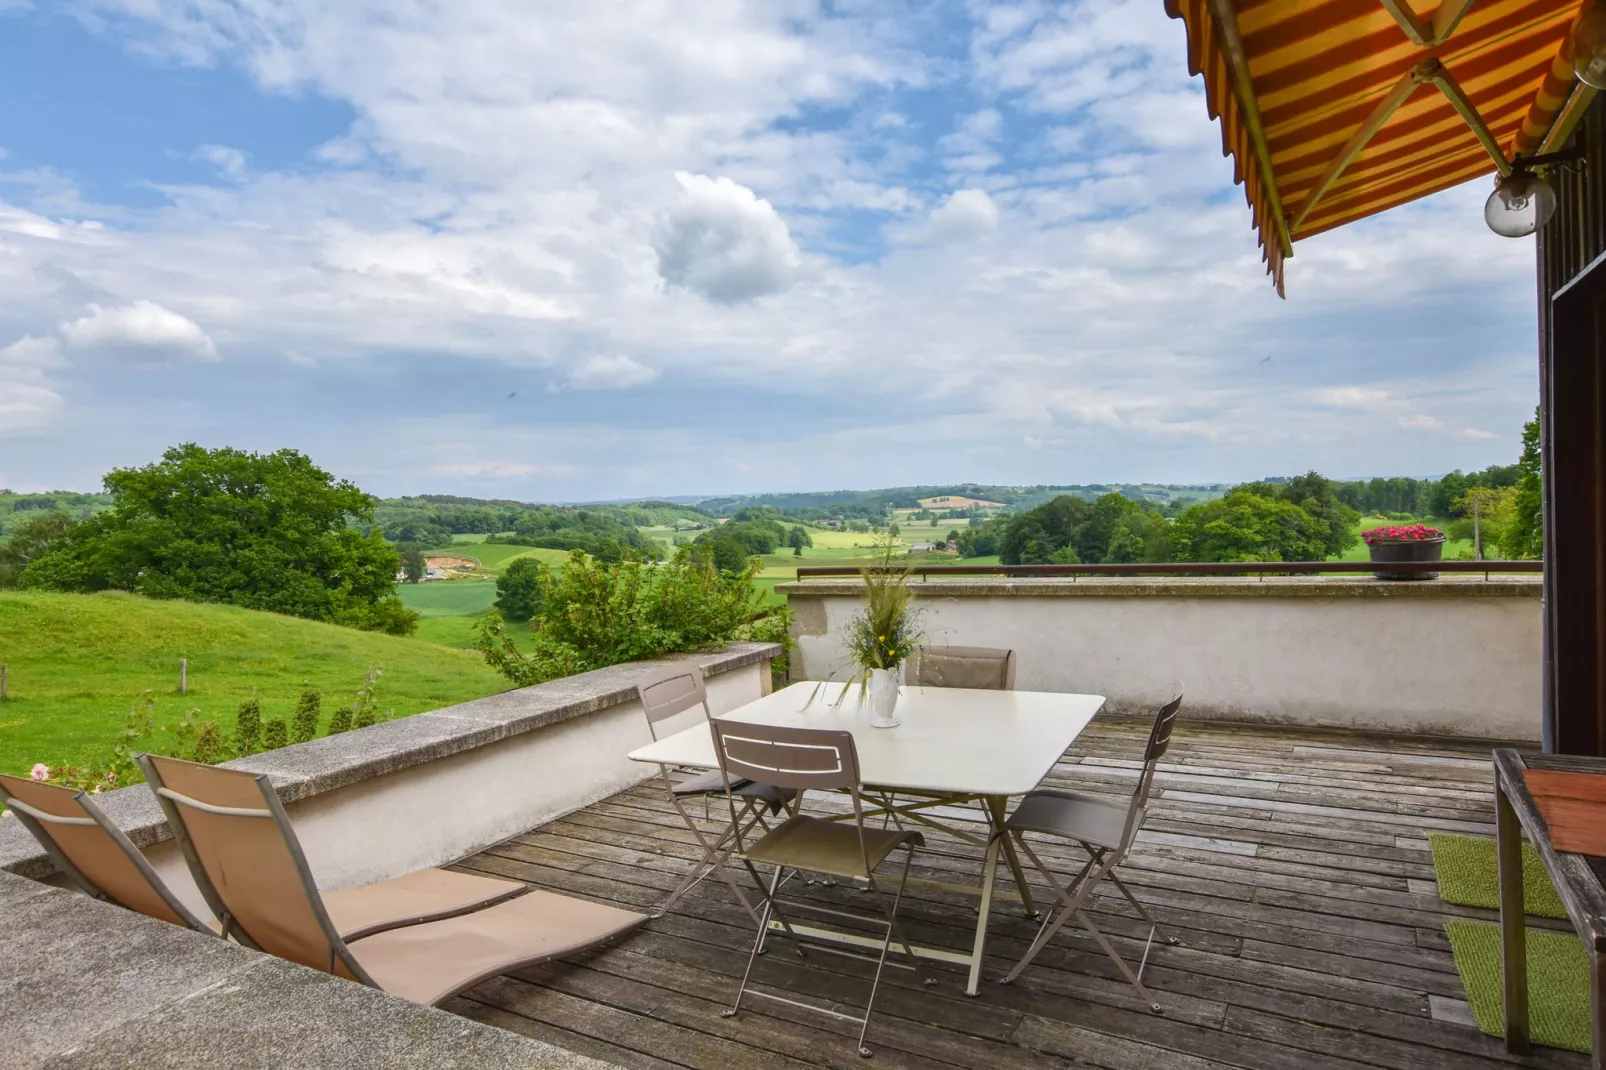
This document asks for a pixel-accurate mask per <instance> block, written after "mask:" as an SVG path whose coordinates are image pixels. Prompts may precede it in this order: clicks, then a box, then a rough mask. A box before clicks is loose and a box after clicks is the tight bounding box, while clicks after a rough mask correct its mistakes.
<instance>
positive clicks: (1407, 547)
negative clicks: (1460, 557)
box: [1361, 524, 1444, 580]
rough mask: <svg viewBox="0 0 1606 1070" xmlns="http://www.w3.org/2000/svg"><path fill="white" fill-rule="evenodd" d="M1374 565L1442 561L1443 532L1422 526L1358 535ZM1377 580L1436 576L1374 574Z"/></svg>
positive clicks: (1431, 574)
mask: <svg viewBox="0 0 1606 1070" xmlns="http://www.w3.org/2000/svg"><path fill="white" fill-rule="evenodd" d="M1361 538H1363V539H1365V540H1366V548H1367V549H1368V550H1369V551H1371V555H1372V560H1373V561H1374V562H1376V561H1438V560H1441V559H1442V558H1443V557H1444V532H1442V531H1440V530H1439V529H1438V528H1430V527H1428V526H1427V525H1425V524H1402V525H1398V526H1394V527H1382V528H1373V529H1372V530H1371V531H1363V532H1361ZM1373 575H1374V576H1376V577H1377V578H1378V579H1380V580H1436V579H1438V578H1439V574H1438V573H1437V572H1374V573H1373Z"/></svg>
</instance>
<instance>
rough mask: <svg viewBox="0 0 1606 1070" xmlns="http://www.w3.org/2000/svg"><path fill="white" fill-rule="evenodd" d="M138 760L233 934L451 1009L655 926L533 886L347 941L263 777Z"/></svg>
mask: <svg viewBox="0 0 1606 1070" xmlns="http://www.w3.org/2000/svg"><path fill="white" fill-rule="evenodd" d="M139 764H140V767H141V768H142V769H144V770H145V779H146V781H147V782H148V783H149V784H150V786H151V789H152V790H153V791H155V792H156V797H157V799H158V800H159V801H160V802H161V804H162V809H163V811H164V812H165V813H166V814H167V820H168V822H169V824H171V825H172V826H173V834H174V836H175V837H176V838H177V839H178V844H179V848H180V850H182V851H183V854H184V860H185V861H186V862H188V863H189V867H190V872H191V873H192V874H193V875H194V876H195V883H196V885H197V886H199V888H200V890H201V895H202V896H204V897H205V899H206V901H207V903H208V905H210V906H211V908H212V910H213V912H214V913H215V914H216V915H217V917H218V920H219V921H221V922H222V923H223V926H224V929H225V931H226V932H227V933H228V934H229V935H230V936H232V937H234V939H236V940H238V941H239V942H240V943H242V944H245V945H246V946H247V947H252V948H256V949H257V950H259V951H265V952H267V953H268V954H270V955H277V956H278V957H280V958H284V959H289V960H291V961H292V962H299V963H301V964H302V965H304V966H310V967H312V968H313V969H317V970H324V971H326V972H328V973H332V974H334V975H335V976H337V977H344V978H346V979H347V980H350V981H358V982H360V983H362V984H365V985H368V986H370V987H373V988H379V989H383V990H384V991H386V992H389V993H391V994H393V995H397V996H402V997H404V998H406V999H411V1000H414V1001H416V1002H418V1003H429V1004H440V1003H443V1002H445V1001H446V1000H448V999H450V998H451V997H452V996H454V995H456V994H457V993H459V992H461V991H463V990H464V989H466V988H469V987H471V986H473V985H475V984H477V983H478V982H480V981H483V980H485V979H486V978H489V977H495V976H497V975H498V974H502V973H507V972H508V971H510V970H516V969H521V968H523V967H526V966H533V965H537V964H539V963H542V962H547V961H549V960H552V959H557V958H562V957H564V956H565V955H570V954H573V953H575V952H578V951H584V950H587V949H589V948H593V947H597V946H600V945H602V944H605V943H607V942H609V941H611V940H613V939H615V938H617V937H619V936H621V935H623V934H624V933H627V932H629V931H631V930H632V929H634V928H636V927H637V926H639V925H641V924H642V923H643V922H645V921H646V920H647V918H646V916H645V915H643V914H637V913H634V912H632V911H628V910H619V909H617V908H615V907H610V906H603V905H600V904H597V903H589V902H586V901H584V900H581V899H572V898H570V897H568V896H562V895H554V894H552V893H551V892H543V891H539V890H533V891H530V892H528V893H527V894H524V895H520V896H519V897H518V898H516V899H509V900H506V901H504V902H500V903H496V904H495V905H493V906H488V907H486V908H484V909H483V910H476V911H474V912H472V913H468V914H458V915H456V916H454V917H450V918H445V919H443V920H440V921H429V922H423V923H421V924H417V925H408V926H406V927H404V928H396V929H388V930H386V931H384V932H379V933H375V934H374V935H371V936H364V937H363V938H362V939H360V940H355V941H352V942H348V941H346V940H345V939H343V938H342V937H341V935H340V931H339V929H338V928H337V926H336V924H335V922H334V921H333V920H332V918H331V916H330V912H329V911H328V910H327V909H325V906H324V898H323V896H322V895H320V894H319V892H318V887H317V885H316V884H315V883H313V879H312V873H311V871H310V870H309V869H308V868H307V860H306V857H305V856H304V855H303V854H302V853H301V845H300V843H299V842H298V841H297V839H296V835H295V830H294V829H292V828H291V826H290V819H289V818H288V817H287V816H286V815H285V812H284V807H283V805H282V804H281V803H280V802H279V795H278V793H277V792H276V791H275V790H274V789H273V785H272V784H271V783H270V782H269V781H268V778H267V777H266V776H264V775H261V774H254V773H248V772H244V771H242V770H236V769H223V768H220V767H218V766H212V765H197V764H196V763H194V762H185V761H180V760H179V759H177V758H160V757H157V756H155V755H151V754H143V755H140V757H139ZM443 805H444V804H443Z"/></svg>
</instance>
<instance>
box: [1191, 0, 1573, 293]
mask: <svg viewBox="0 0 1606 1070" xmlns="http://www.w3.org/2000/svg"><path fill="white" fill-rule="evenodd" d="M1165 4H1166V10H1167V11H1168V12H1169V13H1170V15H1171V16H1172V17H1173V18H1179V19H1182V20H1183V21H1184V22H1185V23H1186V24H1187V28H1188V66H1189V70H1190V71H1191V72H1192V73H1194V74H1203V75H1204V81H1205V93H1206V98H1207V100H1208V106H1209V109H1210V115H1211V117H1212V118H1219V119H1220V120H1221V138H1222V150H1223V152H1224V153H1226V154H1229V155H1231V156H1232V158H1233V161H1234V178H1235V180H1236V181H1237V182H1240V183H1242V184H1243V186H1244V193H1245V196H1246V197H1247V198H1248V201H1249V209H1250V212H1251V213H1252V215H1253V218H1254V224H1255V227H1256V229H1257V230H1258V231H1259V234H1260V244H1261V248H1262V250H1263V252H1264V257H1265V261H1266V270H1267V272H1268V273H1269V274H1270V275H1271V277H1272V281H1273V283H1274V284H1275V285H1276V287H1277V292H1278V293H1279V294H1281V293H1282V292H1283V260H1284V258H1286V257H1288V256H1291V255H1293V243H1294V242H1296V241H1298V240H1299V239H1301V238H1308V237H1310V236H1311V235H1313V234H1320V233H1322V232H1323V231H1325V230H1331V229H1333V228H1334V227H1338V226H1343V225H1344V224H1345V223H1349V222H1352V221H1354V220H1357V219H1362V218H1365V217H1366V216H1370V215H1375V214H1377V213H1378V212H1382V211H1385V210H1387V209H1389V208H1393V207H1394V206H1396V205H1400V204H1404V203H1406V202H1407V201H1413V200H1415V199H1417V198H1418V197H1425V196H1427V195H1428V194H1430V193H1437V192H1438V191H1440V190H1443V189H1447V188H1449V187H1451V186H1454V185H1456V184H1458V183H1461V182H1465V181H1467V180H1468V179H1472V178H1476V177H1478V176H1479V175H1489V174H1493V173H1494V171H1495V170H1496V167H1497V165H1496V163H1495V161H1494V159H1493V157H1492V156H1491V153H1490V149H1491V148H1493V149H1495V150H1496V151H1498V152H1500V153H1501V154H1502V155H1503V156H1504V158H1505V159H1506V160H1510V159H1511V158H1512V157H1514V156H1518V155H1529V156H1531V155H1533V154H1535V153H1537V152H1539V151H1541V148H1544V149H1545V150H1549V149H1551V148H1555V147H1559V144H1560V139H1559V138H1558V136H1557V135H1558V133H1565V132H1570V131H1571V128H1572V127H1571V124H1572V123H1574V122H1576V120H1577V116H1578V115H1581V114H1582V111H1583V107H1584V106H1585V105H1587V104H1588V102H1589V99H1590V97H1592V96H1593V90H1588V89H1587V87H1584V86H1582V85H1581V84H1580V83H1578V82H1577V81H1576V80H1575V79H1574V77H1573V73H1572V57H1571V55H1570V52H1569V49H1568V31H1569V30H1570V29H1571V27H1572V23H1573V21H1574V19H1575V18H1576V17H1577V15H1578V10H1579V4H1580V0H1442V2H1441V0H1165ZM1468 109H1470V110H1471V111H1472V112H1475V114H1476V117H1477V118H1481V121H1482V124H1483V126H1485V127H1486V128H1487V131H1488V133H1489V134H1490V135H1492V144H1491V145H1485V143H1484V142H1483V141H1482V140H1480V135H1479V133H1478V132H1477V129H1476V128H1477V125H1478V124H1477V123H1476V122H1471V123H1469V121H1468V118H1467V116H1466V115H1464V114H1463V113H1464V112H1466V111H1467V110H1468ZM1558 119H1559V120H1560V121H1559V122H1558ZM1563 127H1565V130H1563Z"/></svg>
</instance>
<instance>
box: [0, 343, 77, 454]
mask: <svg viewBox="0 0 1606 1070" xmlns="http://www.w3.org/2000/svg"><path fill="white" fill-rule="evenodd" d="M62 363H63V361H62V359H61V346H60V344H59V343H58V342H57V341H56V340H55V339H54V338H35V337H33V336H32V335H23V336H22V337H21V338H19V339H17V341H15V342H12V343H11V344H10V345H8V346H5V347H4V348H0V435H6V434H9V433H16V432H22V431H34V430H38V429H40V428H43V427H45V426H47V425H49V424H50V423H51V422H52V420H53V419H54V417H55V416H56V414H57V413H58V412H59V411H60V410H61V408H62V404H63V403H62V397H61V395H60V394H59V393H57V392H56V390H55V389H54V384H53V383H51V382H50V380H49V379H48V378H47V377H46V375H45V369H46V368H54V367H58V366H59V365H61V364H62Z"/></svg>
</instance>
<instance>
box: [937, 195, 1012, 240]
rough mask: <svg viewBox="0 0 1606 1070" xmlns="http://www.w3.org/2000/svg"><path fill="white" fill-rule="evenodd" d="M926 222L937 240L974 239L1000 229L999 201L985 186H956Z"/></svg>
mask: <svg viewBox="0 0 1606 1070" xmlns="http://www.w3.org/2000/svg"><path fill="white" fill-rule="evenodd" d="M926 226H927V233H928V234H929V236H930V237H931V238H932V239H933V240H934V241H939V242H945V241H972V240H974V239H976V238H980V237H982V236H983V235H985V234H990V233H992V232H993V231H995V230H997V229H998V205H997V204H995V203H994V202H993V199H992V197H991V196H989V195H988V193H987V191H986V190H982V189H960V190H955V191H954V192H953V193H951V194H949V195H948V197H947V199H946V200H944V201H943V202H942V203H941V204H939V205H938V206H937V207H936V208H933V209H932V211H931V215H930V216H929V217H928V218H927V223H926Z"/></svg>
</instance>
